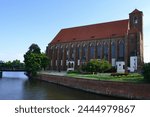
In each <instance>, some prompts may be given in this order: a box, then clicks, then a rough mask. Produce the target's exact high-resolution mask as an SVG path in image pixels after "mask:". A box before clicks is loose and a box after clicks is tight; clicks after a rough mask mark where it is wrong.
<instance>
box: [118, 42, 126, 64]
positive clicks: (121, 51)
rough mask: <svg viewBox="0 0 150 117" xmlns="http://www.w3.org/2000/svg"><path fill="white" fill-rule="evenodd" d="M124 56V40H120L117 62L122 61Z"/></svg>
mask: <svg viewBox="0 0 150 117" xmlns="http://www.w3.org/2000/svg"><path fill="white" fill-rule="evenodd" d="M124 54H125V42H124V40H121V41H120V42H119V60H122V61H123V60H124Z"/></svg>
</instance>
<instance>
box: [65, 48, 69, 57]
mask: <svg viewBox="0 0 150 117" xmlns="http://www.w3.org/2000/svg"><path fill="white" fill-rule="evenodd" d="M68 59H69V50H68V48H66V60H68Z"/></svg>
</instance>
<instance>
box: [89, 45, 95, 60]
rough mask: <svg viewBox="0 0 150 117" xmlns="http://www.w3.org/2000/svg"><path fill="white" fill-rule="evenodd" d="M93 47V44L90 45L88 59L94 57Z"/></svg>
mask: <svg viewBox="0 0 150 117" xmlns="http://www.w3.org/2000/svg"><path fill="white" fill-rule="evenodd" d="M94 52H95V47H94V45H93V44H91V46H90V59H94Z"/></svg>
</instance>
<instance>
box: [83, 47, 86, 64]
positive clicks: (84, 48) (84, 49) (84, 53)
mask: <svg viewBox="0 0 150 117" xmlns="http://www.w3.org/2000/svg"><path fill="white" fill-rule="evenodd" d="M86 54H87V47H86V46H83V48H82V61H86Z"/></svg>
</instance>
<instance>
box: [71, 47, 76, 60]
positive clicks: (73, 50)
mask: <svg viewBox="0 0 150 117" xmlns="http://www.w3.org/2000/svg"><path fill="white" fill-rule="evenodd" d="M74 57H75V48H74V47H72V48H71V60H74Z"/></svg>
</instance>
